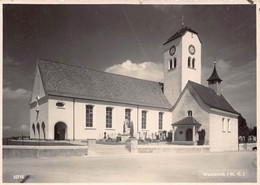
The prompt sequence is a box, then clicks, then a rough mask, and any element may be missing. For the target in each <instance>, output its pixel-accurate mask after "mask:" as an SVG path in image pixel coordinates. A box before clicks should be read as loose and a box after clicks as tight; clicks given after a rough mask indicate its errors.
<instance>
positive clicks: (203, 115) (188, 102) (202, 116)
mask: <svg viewBox="0 0 260 185" xmlns="http://www.w3.org/2000/svg"><path fill="white" fill-rule="evenodd" d="M194 95H195V94H194ZM195 98H196V97H195ZM196 99H197V98H196ZM201 104H202V103H201ZM188 110H191V111H192V116H193V117H194V118H195V119H196V120H197V121H198V122H199V123H200V124H201V126H200V127H199V129H198V130H201V129H204V130H205V133H206V135H205V144H208V143H209V114H208V112H206V111H205V110H203V109H202V108H201V105H199V104H198V102H197V101H196V100H195V99H194V97H193V96H192V95H191V93H190V91H189V90H188V89H187V90H186V91H185V92H184V94H183V96H182V98H181V99H180V101H179V102H178V104H177V105H176V107H175V108H174V110H173V113H172V122H173V123H175V122H177V121H180V120H181V119H183V118H186V117H187V116H188ZM198 130H196V132H197V131H198ZM181 131H182V134H181V135H182V136H179V135H180V133H179V132H181ZM175 134H177V135H176V136H175V137H176V138H178V137H179V138H180V139H184V137H185V130H184V128H182V129H181V128H180V129H179V130H177V132H175ZM178 134H179V135H178ZM197 137H198V136H197Z"/></svg>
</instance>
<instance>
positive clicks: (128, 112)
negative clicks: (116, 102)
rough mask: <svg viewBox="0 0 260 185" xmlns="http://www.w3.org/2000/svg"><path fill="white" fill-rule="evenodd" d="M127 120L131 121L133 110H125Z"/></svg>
mask: <svg viewBox="0 0 260 185" xmlns="http://www.w3.org/2000/svg"><path fill="white" fill-rule="evenodd" d="M125 119H126V120H127V121H131V109H125Z"/></svg>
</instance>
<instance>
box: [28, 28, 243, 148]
mask: <svg viewBox="0 0 260 185" xmlns="http://www.w3.org/2000/svg"><path fill="white" fill-rule="evenodd" d="M163 47H164V83H160V82H153V81H147V80H141V79H136V78H132V77H127V76H122V75H117V74H111V73H106V72H101V71H96V70H91V69H86V68H82V67H79V66H74V65H69V64H64V63H59V62H52V61H47V60H38V62H37V66H36V73H35V80H34V85H33V91H32V96H31V100H30V128H31V129H30V137H31V138H33V139H50V140H64V139H70V140H83V139H89V138H96V139H100V138H104V137H108V136H109V137H116V136H117V135H118V134H122V133H123V130H124V129H125V128H124V125H125V123H132V125H133V128H134V136H135V137H137V138H142V139H144V138H153V137H154V136H155V135H158V133H160V134H162V133H163V131H166V132H172V142H173V143H174V144H185V145H197V144H200V145H203V144H204V145H209V146H210V150H211V151H224V150H238V115H239V113H238V112H236V111H235V110H234V109H233V108H232V106H231V105H230V104H229V103H228V102H227V100H226V99H225V98H224V96H223V95H222V94H221V82H222V80H221V78H220V77H219V75H218V73H217V70H216V66H215V65H216V64H215V65H214V69H213V73H212V75H211V76H210V77H209V79H208V80H207V81H208V87H205V86H203V85H201V41H200V38H199V36H198V33H197V32H195V31H194V30H193V29H191V28H190V27H182V28H181V29H180V30H178V31H177V32H176V33H175V34H174V35H173V36H172V37H170V38H169V39H168V40H167V42H165V43H164V45H163Z"/></svg>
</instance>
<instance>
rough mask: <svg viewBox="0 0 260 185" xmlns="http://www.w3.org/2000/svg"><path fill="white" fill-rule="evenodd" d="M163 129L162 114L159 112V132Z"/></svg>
mask: <svg viewBox="0 0 260 185" xmlns="http://www.w3.org/2000/svg"><path fill="white" fill-rule="evenodd" d="M162 128H163V113H162V112H159V130H162Z"/></svg>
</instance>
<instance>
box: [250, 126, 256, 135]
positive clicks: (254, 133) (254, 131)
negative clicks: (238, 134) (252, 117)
mask: <svg viewBox="0 0 260 185" xmlns="http://www.w3.org/2000/svg"><path fill="white" fill-rule="evenodd" d="M256 131H257V128H256V127H253V128H252V129H250V131H249V135H250V136H251V135H253V136H256Z"/></svg>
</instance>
